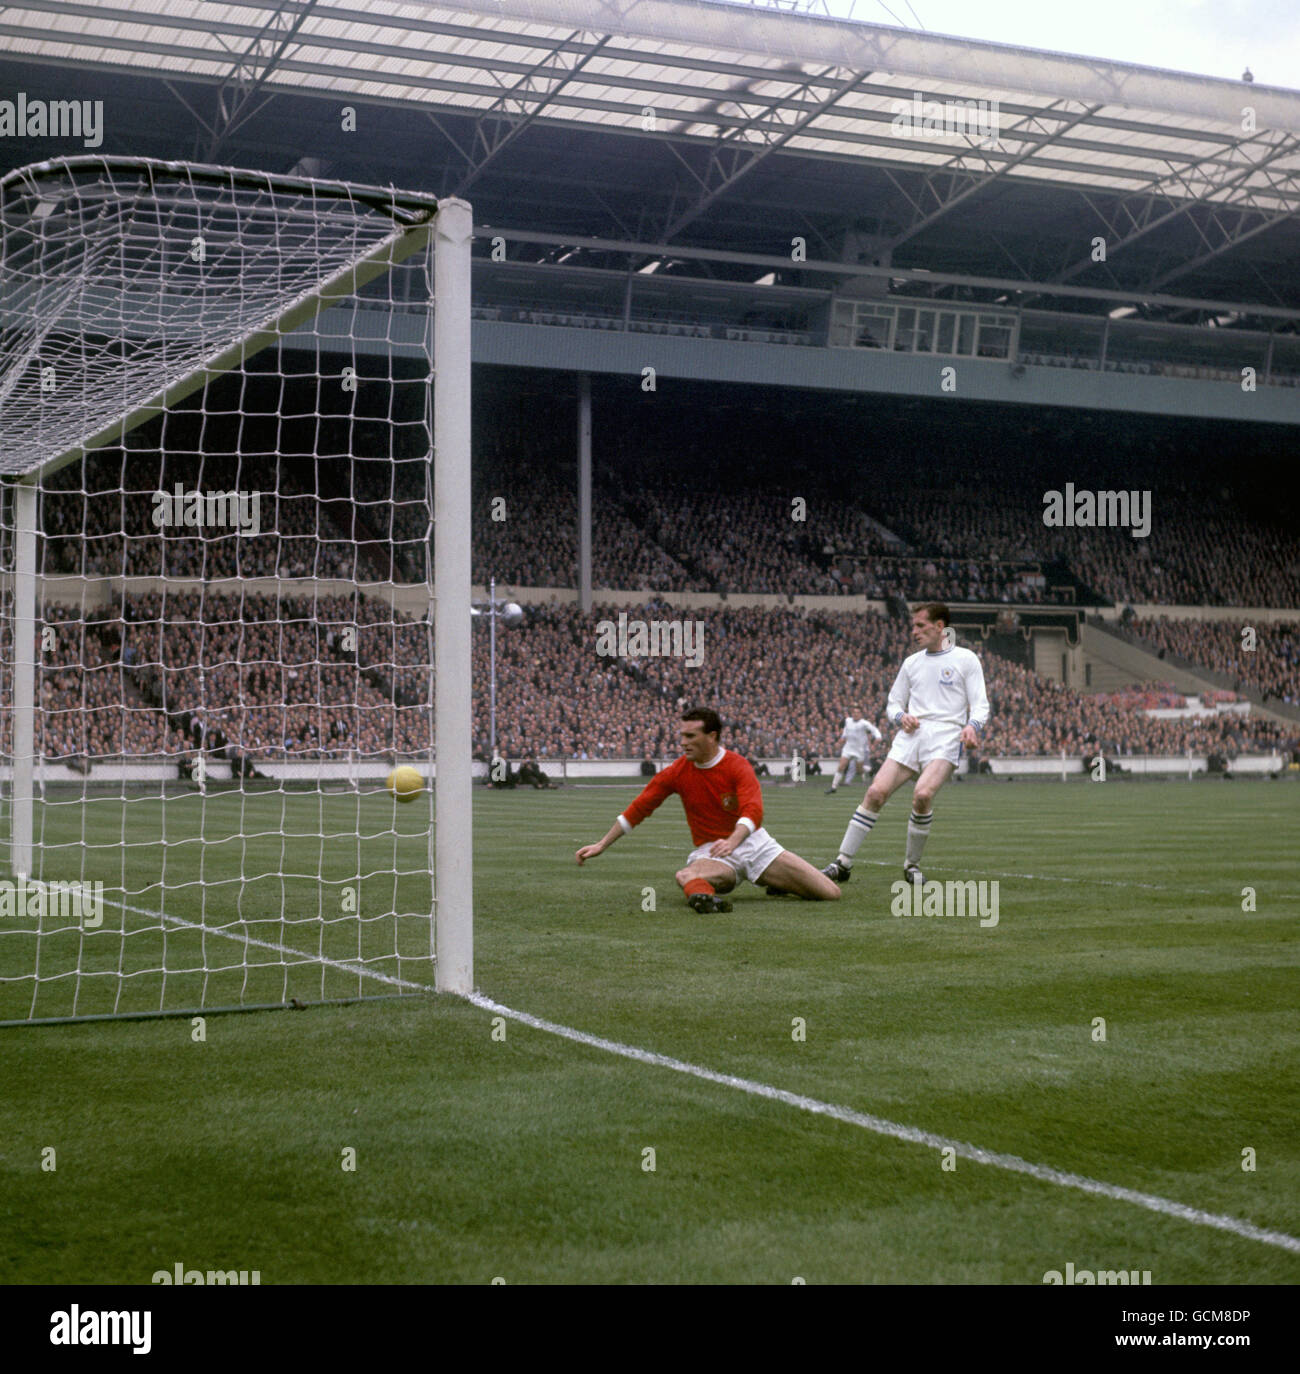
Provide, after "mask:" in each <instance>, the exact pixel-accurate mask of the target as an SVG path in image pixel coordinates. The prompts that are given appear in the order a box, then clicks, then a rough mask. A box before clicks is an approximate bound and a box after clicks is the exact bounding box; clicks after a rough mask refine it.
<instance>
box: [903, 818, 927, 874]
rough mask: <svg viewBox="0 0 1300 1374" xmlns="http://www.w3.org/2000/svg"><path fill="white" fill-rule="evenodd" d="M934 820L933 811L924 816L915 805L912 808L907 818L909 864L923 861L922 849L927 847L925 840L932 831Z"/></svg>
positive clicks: (907, 859)
mask: <svg viewBox="0 0 1300 1374" xmlns="http://www.w3.org/2000/svg"><path fill="white" fill-rule="evenodd" d="M932 820H934V812H933V811H927V812H926V813H925V815H924V816H922V815H919V814H918V813H917V811H916V808H915V807H913V808H912V814H911V815H910V816H909V817H908V818H907V858H906V860H905V862H906V863H907V864H908V865H909V866H910V865H911V864H919V863H920V862H921V851H922V850H923V849H924V848H925V841H926V837H927V836H928V835H929V833H930V822H931V821H932Z"/></svg>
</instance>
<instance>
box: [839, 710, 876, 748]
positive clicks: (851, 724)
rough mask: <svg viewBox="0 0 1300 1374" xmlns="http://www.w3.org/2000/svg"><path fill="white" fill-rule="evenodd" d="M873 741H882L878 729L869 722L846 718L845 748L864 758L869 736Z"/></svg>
mask: <svg viewBox="0 0 1300 1374" xmlns="http://www.w3.org/2000/svg"><path fill="white" fill-rule="evenodd" d="M868 735H870V736H871V737H872V738H873V739H880V738H881V734H880V731H879V730H877V729H876V727H875V726H874V725H872V723H871V722H870V721H869V720H865V719H864V720H854V719H853V717H852V716H845V717H844V747H845V749H848V750H851V751H852V752H853V753H855V754H861V755H862V756H863V757H864V758H865V757H866V754H867V736H868Z"/></svg>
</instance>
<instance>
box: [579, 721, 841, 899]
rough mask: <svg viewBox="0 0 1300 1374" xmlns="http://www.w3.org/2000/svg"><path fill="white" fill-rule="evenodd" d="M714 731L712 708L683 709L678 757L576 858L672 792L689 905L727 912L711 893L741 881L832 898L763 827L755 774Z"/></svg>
mask: <svg viewBox="0 0 1300 1374" xmlns="http://www.w3.org/2000/svg"><path fill="white" fill-rule="evenodd" d="M721 733H722V722H721V720H719V719H718V713H717V712H716V711H714V710H711V709H710V708H709V707H706V706H701V707H698V708H695V707H692V708H691V709H689V710H687V711H684V712H682V731H681V734H682V749H683V754H682V757H681V758H679V759H678V760H676V762H674V763H670V764H669V765H668V767H667V768H665V769H664V770H663V772H661V773H656V774H655V776H654V777H653V778H652V779H651V780H650V782H649V783H647V784H646V786H645V788H644V789H643V790H642V792H641V795H640V796H639V797H637V799H636V800H635V801H634V802H633V803H632V805H631V806H629V807H628V809H627V810H626V811H625V812H624V813H623V814H622V815H621V816H620V817H619V818H618V820H617V821H616V822H615V823H614V824H613V825H612V826H611V827H610V830H609V833H608V834H607V835H606V836H605V837H604V839H602V840H598V841H597V842H596V843H595V844H587V845H583V847H582V848H581V849H580V850H578V852H577V854H576V855H575V857H576V858H577V860H578V863H579V864H583V863H586V861H587V860H588V859H594V858H595V857H596V855H597V854H603V853H604V851H605V850H606V849H608V848H609V847H610V845H612V844H613V843H614V841H615V840H617V839H618V838H619V837H620V836H622V835H625V834H627V832H628V831H630V830H631V829H632V827H633V826H634V825H639V824H640V823H641V822H642V821H643V820H645V818H646V817H647V816H648V815H649V814H650V813H651V812H652V811H653V810H654V809H655V808H656V807H657V806H658V805H659V804H660V803H661V802H663V801H665V800H666V799H667V798H668V797H669V796H671V795H672V794H673V793H674V792H676V793H677V794H678V795H679V796H680V797H681V799H682V806H683V807H684V808H685V810H686V823H687V824H688V825H689V826H690V828H691V839H692V840H694V842H695V848H694V849H693V850H692V851H691V854H690V857H689V858H688V859H687V860H686V866H685V867H684V868H681V869H678V871H677V882H678V884H679V886H680V887H681V889H682V891H683V892H684V893H685V894H686V900H687V901H688V902H689V903H690V905H691V908H692V909H693V910H695V911H699V912H707V911H730V910H731V903H730V902H725V901H723V900H722V898H721V897H720V896H719V895H718V894H719V893H724V892H730V891H731V889H732V888H733V887H735V885H736V884H737V882H739V881H740V880H741V879H742V878H745V879H748V880H749V881H750V882H751V883H757V884H758V885H759V886H760V887H765V888H766V889H767V891H768V895H769V896H784V895H785V894H787V893H788V894H791V895H793V896H796V897H804V898H808V899H809V900H812V901H823V902H832V901H834V900H835V899H836V898H837V897H839V895H840V890H839V888H838V887H837V886H836V885H835V883H834V882H833V881H832V880H831V879H830V878H828V877H826V875H824V874H822V873H819V872H818V871H817V870H816V869H815V868H814V867H813V866H812V864H810V863H807V862H806V861H805V860H803V859H801V858H800V857H799V856H798V855H797V854H792V853H791V852H790V851H789V850H788V849H782V848H781V846H780V845H779V844H777V842H776V841H775V840H774V839H773V838H772V837H771V835H769V834H768V833H767V831H766V830H764V829H763V828H762V827H763V792H762V789H761V788H760V787H759V785H758V778H757V777H755V776H754V770H753V768H752V767H751V766H750V765H749V763H747V762H746V760H744V759H743V758H741V756H740V755H739V754H737V753H734V752H733V751H731V750H729V749H724V748H723V747H722V746H721V744H719V743H718V739H719V736H720V735H721Z"/></svg>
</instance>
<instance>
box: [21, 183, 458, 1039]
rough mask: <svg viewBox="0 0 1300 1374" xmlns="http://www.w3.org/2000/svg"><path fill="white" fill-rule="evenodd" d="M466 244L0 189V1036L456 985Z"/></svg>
mask: <svg viewBox="0 0 1300 1374" xmlns="http://www.w3.org/2000/svg"><path fill="white" fill-rule="evenodd" d="M471 237H472V221H471V215H470V208H469V206H468V205H467V204H465V203H464V202H463V201H458V200H447V201H443V202H438V201H437V200H436V199H435V198H434V197H432V196H428V195H423V194H419V193H410V192H404V191H397V190H394V189H392V188H381V187H366V186H357V185H353V184H349V183H343V182H329V181H323V180H314V179H307V178H300V177H282V176H276V175H273V174H267V173H261V172H250V171H241V170H237V169H229V168H218V167H206V166H199V165H196V164H189V163H176V162H159V161H154V160H150V159H140V158H105V157H79V158H70V159H65V160H60V161H54V162H48V163H42V164H38V165H35V166H32V167H27V168H23V169H21V170H19V171H16V172H12V173H10V174H8V175H6V176H5V177H4V178H3V179H0V483H2V484H3V485H2V488H0V807H2V810H3V819H5V820H7V822H8V825H7V829H8V836H7V838H8V841H9V844H8V849H7V853H6V854H4V857H5V858H7V859H8V861H9V862H8V865H7V867H8V873H7V874H4V873H3V870H0V1022H3V1023H5V1024H13V1023H30V1022H33V1021H41V1020H50V1019H68V1018H78V1017H82V1016H91V1015H140V1014H158V1013H164V1014H167V1013H181V1012H185V1011H192V1010H203V1009H215V1008H218V1007H236V1008H238V1007H249V1006H262V1005H284V1004H289V1003H296V1002H306V1001H310V1000H330V999H336V998H348V999H351V998H353V997H365V996H373V995H391V994H393V993H401V992H410V991H422V990H426V989H429V988H432V987H435V986H436V987H437V988H438V989H439V990H444V991H451V992H458V993H468V992H470V991H472V989H473V939H472V863H471V857H472V832H471V825H470V802H471V766H472V764H471V749H472V740H471V717H472V709H471V708H472V701H471V684H470V662H471V659H470V652H469V649H470V645H469V630H470V548H469V529H470V476H469V438H470V357H469V346H470V323H469V322H470V292H469V272H470V241H471ZM435 536H436V537H435ZM435 684H436V690H435ZM435 754H436V757H435ZM401 763H413V764H415V765H416V766H417V768H418V770H419V771H420V772H421V773H422V774H423V775H424V776H425V777H426V778H427V779H429V785H428V786H427V787H426V788H425V790H424V791H423V792H422V793H421V794H420V795H419V797H418V798H417V799H416V801H415V803H414V804H412V803H410V802H407V803H405V804H400V803H398V802H397V801H396V800H395V798H394V796H393V795H391V794H389V793H388V792H387V790H386V789H385V786H384V780H385V778H386V776H387V774H388V773H389V772H390V771H391V770H392V768H393V767H395V766H396V765H398V764H401ZM435 793H436V815H437V817H438V818H439V821H440V823H438V824H435V823H434V812H433V807H432V805H431V802H432V801H433V798H434V796H435Z"/></svg>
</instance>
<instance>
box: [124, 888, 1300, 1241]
mask: <svg viewBox="0 0 1300 1374" xmlns="http://www.w3.org/2000/svg"><path fill="white" fill-rule="evenodd" d="M105 900H107V901H109V904H110V905H111V906H116V907H119V908H120V909H121V910H123V911H130V912H133V913H135V914H137V915H140V916H161V918H162V919H163V920H165V921H170V922H172V923H173V924H174V925H179V926H184V927H186V928H187V929H189V930H202V931H207V932H208V933H210V934H213V935H220V936H223V937H224V938H225V939H228V940H234V941H236V942H238V943H240V944H245V945H256V946H258V947H259V948H261V949H271V950H275V951H277V952H278V953H281V954H292V955H293V956H294V957H295V958H298V959H301V960H304V961H305V962H309V963H323V964H325V965H327V966H328V967H330V968H336V969H340V970H343V971H345V972H348V973H355V974H359V975H360V976H362V977H364V978H373V979H375V980H376V981H377V982H381V983H387V984H389V985H390V986H397V987H404V988H410V989H412V990H413V991H420V992H432V991H433V989H432V988H430V987H429V986H428V984H426V983H412V982H408V981H407V980H406V979H403V978H392V977H390V976H388V975H387V974H383V973H380V972H378V971H377V970H376V969H369V968H366V967H365V966H364V965H361V964H347V963H340V962H337V961H335V960H333V959H323V958H321V957H320V956H319V955H316V954H308V953H306V952H305V951H303V950H298V949H291V948H289V947H288V946H287V945H279V944H274V943H273V942H271V941H269V940H256V939H253V938H252V937H251V936H248V935H243V934H240V933H238V932H236V931H228V930H219V929H216V928H215V927H213V926H208V925H203V924H202V923H201V922H197V921H187V920H185V919H184V918H183V917H180V916H168V915H167V914H166V913H165V912H157V911H148V910H146V909H144V908H143V907H136V906H129V905H127V904H126V903H125V902H114V901H112V900H111V899H108V898H106V899H105ZM465 1000H466V1001H467V1002H469V1003H470V1004H471V1005H472V1006H475V1007H478V1008H479V1010H481V1011H488V1012H492V1013H493V1014H494V1015H497V1016H507V1017H509V1018H510V1019H511V1020H513V1021H518V1022H519V1023H520V1024H521V1025H524V1026H531V1027H532V1028H533V1029H534V1030H540V1031H545V1032H546V1033H547V1034H549V1035H558V1036H561V1037H563V1038H564V1039H565V1040H572V1041H574V1042H575V1043H576V1044H579V1045H589V1046H591V1047H592V1048H593V1049H598V1050H605V1051H606V1052H607V1053H609V1054H617V1055H620V1056H621V1057H622V1058H624V1059H634V1060H636V1061H637V1062H638V1063H641V1064H650V1065H653V1066H654V1067H655V1068H661V1069H672V1070H673V1071H674V1072H675V1073H684V1074H688V1075H689V1076H691V1077H692V1078H699V1079H702V1080H703V1081H704V1082H706V1083H718V1084H721V1085H722V1086H723V1087H724V1088H735V1089H737V1090H738V1091H740V1092H743V1093H749V1094H750V1095H751V1096H753V1097H764V1098H767V1099H768V1101H770V1102H782V1103H784V1104H785V1105H786V1106H787V1107H797V1108H799V1110H800V1111H804V1112H812V1113H813V1114H814V1115H816V1116H829V1117H831V1118H832V1119H833V1120H835V1121H843V1122H845V1123H846V1124H847V1125H850V1126H859V1127H861V1128H862V1129H863V1130H866V1131H873V1132H874V1133H875V1134H876V1135H883V1136H890V1137H892V1138H893V1139H895V1140H902V1141H905V1142H907V1143H908V1144H910V1145H924V1146H926V1147H927V1148H928V1149H931V1150H952V1151H953V1153H954V1154H956V1155H957V1157H958V1158H960V1159H969V1160H971V1161H972V1162H973V1163H975V1164H989V1165H992V1166H993V1167H994V1168H995V1169H1005V1170H1007V1171H1008V1172H1009V1173H1014V1174H1026V1175H1028V1177H1030V1178H1034V1179H1037V1180H1038V1181H1039V1182H1041V1183H1055V1184H1056V1185H1057V1186H1058V1187H1060V1188H1074V1189H1077V1190H1078V1191H1079V1192H1082V1193H1092V1194H1094V1195H1096V1196H1098V1197H1105V1198H1110V1199H1111V1200H1112V1201H1114V1202H1129V1203H1132V1204H1133V1205H1134V1206H1135V1207H1143V1208H1145V1209H1146V1210H1147V1211H1148V1212H1157V1213H1159V1214H1161V1215H1162V1216H1168V1217H1176V1218H1177V1219H1178V1220H1180V1221H1186V1222H1190V1223H1191V1224H1192V1225H1194V1226H1208V1227H1212V1228H1213V1229H1214V1230H1217V1231H1227V1232H1229V1233H1231V1234H1232V1235H1234V1236H1240V1237H1241V1238H1242V1239H1243V1240H1256V1241H1259V1242H1260V1243H1261V1244H1263V1245H1273V1246H1276V1247H1277V1248H1278V1249H1279V1250H1289V1251H1291V1253H1292V1254H1300V1239H1297V1238H1296V1237H1295V1236H1289V1235H1287V1234H1286V1233H1285V1232H1284V1231H1269V1230H1265V1229H1264V1228H1263V1227H1262V1226H1256V1225H1254V1223H1253V1222H1249V1221H1241V1220H1239V1219H1238V1218H1236V1217H1227V1216H1221V1215H1219V1214H1218V1213H1215V1212H1204V1211H1202V1210H1201V1209H1200V1208H1199V1207H1188V1206H1187V1205H1186V1204H1185V1203H1182V1202H1173V1201H1171V1200H1170V1199H1169V1198H1163V1197H1157V1196H1156V1195H1155V1194H1154V1193H1140V1192H1138V1191H1137V1190H1136V1189H1133V1188H1121V1187H1119V1186H1118V1185H1116V1184H1114V1183H1102V1182H1099V1181H1098V1180H1097V1179H1093V1178H1086V1177H1084V1175H1082V1174H1071V1173H1066V1172H1064V1171H1063V1170H1061V1169H1053V1168H1051V1167H1050V1166H1049V1165H1046V1164H1033V1163H1031V1162H1030V1161H1029V1160H1027V1159H1021V1158H1020V1156H1019V1155H1008V1154H1001V1153H999V1152H998V1151H995V1150H982V1149H980V1147H979V1146H978V1145H969V1144H967V1143H966V1142H965V1141H962V1140H950V1139H949V1138H948V1137H946V1136H941V1135H935V1134H934V1133H933V1132H932V1131H923V1130H921V1129H919V1128H918V1127H916V1126H904V1125H901V1124H900V1123H898V1122H896V1121H886V1120H885V1119H884V1118H883V1117H879V1116H872V1115H870V1114H869V1113H867V1112H856V1111H854V1110H853V1109H852V1108H851V1107H839V1106H836V1105H835V1104H834V1103H832V1102H821V1101H819V1100H818V1099H817V1098H815V1097H804V1096H803V1095H802V1094H801V1093H792V1092H787V1091H786V1089H784V1088H773V1087H771V1086H770V1085H768V1084H767V1083H758V1082H756V1081H755V1080H753V1079H752V1078H737V1077H736V1076H735V1075H734V1074H729V1073H718V1072H717V1070H716V1069H706V1068H703V1067H702V1066H701V1065H699V1064H689V1063H687V1062H686V1061H685V1060H684V1059H674V1058H672V1057H671V1056H670V1055H666V1054H656V1053H655V1052H654V1051H653V1050H643V1049H638V1048H637V1047H636V1046H635V1045H624V1044H622V1043H621V1042H620V1041H618V1040H606V1039H605V1038H604V1037H603V1036H599V1035H589V1034H588V1033H587V1032H586V1031H580V1030H575V1029H574V1028H573V1027H572V1026H562V1025H560V1024H559V1023H558V1022H555V1021H545V1020H543V1019H542V1018H541V1017H540V1016H533V1015H531V1014H530V1013H528V1012H526V1011H516V1010H515V1009H514V1008H513V1007H507V1006H503V1005H502V1004H501V1003H500V1002H494V1001H493V1000H492V999H491V998H490V997H485V996H484V995H483V994H482V993H479V992H473V993H470V994H469V996H468V997H467V998H466V999H465Z"/></svg>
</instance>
